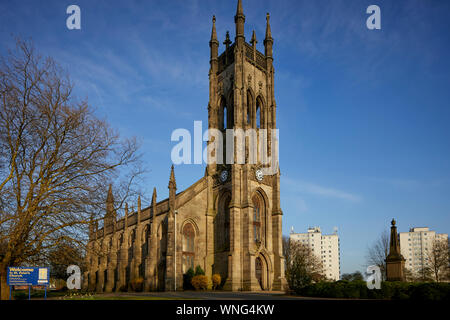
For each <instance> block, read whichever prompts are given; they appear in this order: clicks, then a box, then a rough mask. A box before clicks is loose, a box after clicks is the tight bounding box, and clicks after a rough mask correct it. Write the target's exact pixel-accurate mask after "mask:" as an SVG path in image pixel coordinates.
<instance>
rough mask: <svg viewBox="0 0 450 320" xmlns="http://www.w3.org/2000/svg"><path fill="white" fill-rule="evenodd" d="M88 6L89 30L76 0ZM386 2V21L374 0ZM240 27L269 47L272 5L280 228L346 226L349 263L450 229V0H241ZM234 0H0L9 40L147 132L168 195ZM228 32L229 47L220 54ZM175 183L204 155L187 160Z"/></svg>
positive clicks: (131, 127) (102, 113) (123, 121)
mask: <svg viewBox="0 0 450 320" xmlns="http://www.w3.org/2000/svg"><path fill="white" fill-rule="evenodd" d="M70 4H77V5H78V6H80V8H81V28H82V29H81V30H68V29H67V28H66V18H67V16H68V15H67V14H66V8H67V7H68V6H69V5H70ZM371 4H377V5H378V6H379V7H380V8H381V20H382V21H381V30H368V29H367V28H366V19H367V17H368V15H367V14H366V8H367V7H368V6H369V5H371ZM243 6H244V13H245V15H246V25H245V28H246V29H245V34H246V39H247V41H249V40H250V37H251V31H252V30H253V29H255V31H256V36H257V39H258V40H259V43H258V49H259V50H260V51H262V52H264V49H263V44H262V43H263V38H264V30H265V15H266V12H270V14H271V26H272V35H273V37H274V39H275V43H274V58H275V61H274V64H275V70H276V80H275V86H276V100H277V106H278V112H277V125H278V127H279V129H280V166H281V172H282V178H281V184H282V185H281V202H282V209H283V211H284V217H283V219H284V220H283V232H284V233H285V234H288V233H289V231H290V228H291V226H294V230H295V231H296V232H306V229H307V228H308V226H320V227H321V228H322V230H323V231H324V232H325V233H331V232H332V230H333V227H335V226H336V227H338V229H339V234H340V237H341V266H342V272H352V271H355V270H361V271H363V270H364V265H365V254H366V249H367V247H368V246H369V245H370V244H371V243H372V242H373V241H374V240H375V239H376V238H377V237H378V236H379V234H380V233H381V232H382V231H383V230H384V229H387V228H388V227H389V222H390V220H391V219H392V218H393V217H395V218H396V219H397V220H398V226H399V231H408V229H409V228H410V227H414V226H428V227H430V228H431V229H433V230H436V231H437V232H440V233H448V232H449V231H450V219H449V214H450V162H449V160H448V159H449V156H450V129H449V128H450V126H449V121H450V104H449V101H450V88H449V86H450V72H449V71H450V59H448V56H449V52H450V42H449V38H448V30H450V19H449V12H450V2H449V1H438V0H435V1H428V0H408V1H406V0H399V1H380V0H374V1H372V0H371V1H364V0H354V1H353V0H346V1H343V0H341V1H339V0H317V1H312V0H309V1H299V0H278V1H273V0H264V1H261V0H244V1H243ZM235 10H236V0H230V1H212V0H209V1H207V0H201V1H200V0H167V1H98V0H95V1H92V0H91V1H79V0H77V1H61V0H58V1H56V0H55V1H30V0H22V1H5V0H0V52H1V53H2V54H3V53H4V52H5V50H6V48H8V47H12V46H13V44H14V40H13V38H12V35H19V36H21V37H23V38H28V37H31V38H32V39H33V41H34V43H35V46H36V47H37V49H38V50H39V51H40V52H41V53H42V54H44V55H51V56H53V57H54V58H55V59H56V60H58V61H59V62H60V63H61V64H62V65H63V66H64V67H65V68H67V70H68V71H69V73H70V74H71V77H72V79H73V80H74V82H75V84H76V89H75V94H76V95H77V96H79V97H80V98H84V97H86V98H87V99H88V101H89V103H90V104H91V105H93V106H94V107H95V108H96V112H97V114H98V116H99V117H101V118H106V119H107V120H108V121H109V122H110V123H111V124H112V125H113V126H114V127H116V128H117V129H118V130H119V131H120V133H121V134H122V135H124V136H137V137H138V138H139V139H140V141H141V142H142V152H143V154H144V159H145V162H146V165H147V167H148V168H149V169H150V170H151V171H150V173H149V174H148V176H147V177H146V181H147V182H146V186H145V188H146V192H147V194H146V196H147V198H148V199H149V198H150V197H151V190H152V189H153V187H154V186H156V188H157V190H158V197H159V199H162V198H164V197H166V196H167V195H168V190H167V184H168V179H169V171H170V165H171V159H170V151H171V149H172V147H173V146H174V145H175V143H174V142H171V141H170V136H171V133H172V131H173V130H174V129H177V128H186V129H189V130H193V122H194V120H202V121H203V123H204V129H206V126H207V122H206V121H207V109H206V108H207V104H208V70H209V46H208V42H209V38H210V34H211V17H212V15H213V14H215V15H216V17H217V32H218V36H219V41H220V43H222V42H223V41H224V36H225V32H226V30H230V33H231V38H232V39H234V14H235ZM223 47H224V46H223V45H222V44H221V46H220V47H219V50H220V52H221V51H222V50H223ZM175 170H176V172H175V173H176V179H177V186H178V189H179V191H180V190H182V189H184V188H186V187H188V186H189V185H190V184H192V183H193V182H195V181H196V180H197V179H198V178H200V177H201V176H202V175H203V174H204V165H180V166H176V169H175Z"/></svg>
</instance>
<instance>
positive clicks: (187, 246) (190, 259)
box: [183, 223, 195, 273]
mask: <svg viewBox="0 0 450 320" xmlns="http://www.w3.org/2000/svg"><path fill="white" fill-rule="evenodd" d="M194 259H195V231H194V227H193V226H192V224H190V223H187V224H186V225H185V226H184V228H183V273H186V271H188V270H189V268H192V269H194Z"/></svg>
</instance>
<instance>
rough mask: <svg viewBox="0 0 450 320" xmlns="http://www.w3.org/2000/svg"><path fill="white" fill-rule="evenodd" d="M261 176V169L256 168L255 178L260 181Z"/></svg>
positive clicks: (262, 175)
mask: <svg viewBox="0 0 450 320" xmlns="http://www.w3.org/2000/svg"><path fill="white" fill-rule="evenodd" d="M263 178H264V174H263V172H262V170H261V169H258V170H256V179H257V180H258V181H262V179H263Z"/></svg>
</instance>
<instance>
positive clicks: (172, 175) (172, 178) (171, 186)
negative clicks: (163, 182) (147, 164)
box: [169, 165, 177, 189]
mask: <svg viewBox="0 0 450 320" xmlns="http://www.w3.org/2000/svg"><path fill="white" fill-rule="evenodd" d="M176 188H177V182H176V181H175V172H174V168H173V165H172V168H171V170H170V179H169V189H176Z"/></svg>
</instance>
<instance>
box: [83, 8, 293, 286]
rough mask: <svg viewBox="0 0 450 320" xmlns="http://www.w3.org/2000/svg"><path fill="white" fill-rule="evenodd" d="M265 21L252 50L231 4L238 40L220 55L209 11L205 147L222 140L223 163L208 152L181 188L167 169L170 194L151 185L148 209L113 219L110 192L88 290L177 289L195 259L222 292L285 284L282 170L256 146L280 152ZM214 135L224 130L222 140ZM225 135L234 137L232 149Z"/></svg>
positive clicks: (95, 238) (91, 257) (93, 237)
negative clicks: (199, 171)
mask: <svg viewBox="0 0 450 320" xmlns="http://www.w3.org/2000/svg"><path fill="white" fill-rule="evenodd" d="M266 19H267V26H266V34H265V39H264V49H265V50H264V54H263V53H261V52H259V51H258V50H257V49H256V43H257V39H256V35H255V32H254V31H253V35H252V38H251V41H250V44H249V43H247V42H246V40H245V33H244V25H245V15H244V11H243V7H242V1H241V0H238V4H237V10H236V15H235V17H234V21H235V28H236V35H235V41H234V43H232V42H231V40H230V35H229V33H228V32H227V34H226V38H225V41H224V42H223V44H224V45H225V48H224V51H223V52H222V53H221V54H220V55H219V41H218V38H217V33H216V25H215V23H216V19H215V17H213V25H212V32H211V39H210V42H209V46H210V71H209V104H208V129H209V132H210V141H209V142H208V146H209V147H210V146H211V145H212V144H214V145H215V146H216V147H217V146H219V145H220V144H222V147H223V148H222V149H223V155H224V157H223V160H224V161H220V160H219V158H220V157H221V155H222V151H221V150H220V149H216V150H213V151H212V152H210V153H208V164H207V168H206V170H205V175H204V177H202V178H201V179H200V180H198V181H197V182H195V183H194V184H193V185H192V186H190V187H189V188H187V189H186V190H184V191H182V192H179V193H177V192H176V191H177V186H176V179H175V172H174V167H173V166H172V169H171V172H170V178H169V184H168V188H169V198H168V199H165V200H163V201H160V202H158V201H157V199H156V198H157V195H156V189H155V190H154V192H153V197H152V203H151V205H150V206H149V207H148V208H145V209H142V208H141V203H140V200H139V201H138V206H137V208H138V209H137V212H134V213H131V214H130V213H129V212H128V207H126V208H125V216H124V217H123V218H122V219H120V220H118V221H117V218H116V210H115V209H114V197H113V195H112V191H111V189H110V190H109V192H108V197H107V205H106V207H107V210H106V214H105V218H104V223H103V224H104V226H103V228H102V229H98V227H97V226H96V225H93V226H92V227H91V231H90V242H89V250H88V254H87V257H86V259H87V265H88V266H89V269H88V270H87V272H86V273H85V277H84V286H85V287H88V288H90V289H92V290H94V289H95V290H97V291H107V292H111V291H118V290H120V289H122V290H123V289H125V288H130V285H131V284H132V283H133V280H136V279H142V280H143V282H144V290H166V291H167V290H182V288H183V274H184V273H185V272H186V271H187V270H188V269H189V268H195V267H196V266H197V265H199V266H201V267H202V268H203V269H204V270H205V272H206V275H207V276H208V277H209V278H211V276H212V275H213V274H220V275H221V278H222V280H223V283H222V285H223V289H225V290H231V291H239V290H252V291H254V290H284V289H285V288H286V280H285V277H284V258H283V254H282V228H281V220H282V211H281V208H280V172H279V169H278V165H277V164H276V166H275V170H267V169H268V167H269V164H268V163H267V162H265V161H263V158H262V157H261V152H260V151H259V150H260V148H259V147H260V146H265V147H266V149H267V150H268V152H267V154H268V156H269V157H270V156H272V153H273V154H274V157H272V159H273V158H275V153H276V151H275V150H276V148H277V142H276V141H274V140H273V139H271V134H272V131H274V130H275V129H276V103H275V96H274V68H273V54H272V46H273V38H272V34H271V29H270V22H269V14H267V17H266ZM227 129H228V130H227ZM252 130H253V132H255V133H256V138H255V139H252V136H251V135H245V137H244V139H245V145H240V144H239V143H238V142H237V141H236V140H237V139H238V138H237V137H236V136H233V134H234V133H236V132H239V131H243V132H246V133H247V132H250V131H252ZM227 131H228V132H227ZM214 132H215V133H216V134H214ZM229 132H231V135H227V134H228V133H229ZM260 132H267V135H266V136H265V135H261V134H260ZM217 133H223V136H222V137H223V138H222V139H219V137H218V136H217ZM230 139H232V140H234V142H235V143H234V145H232V146H231V147H230V146H229V144H228V143H227V142H230ZM227 140H228V141H227ZM251 142H256V146H254V147H252V143H251ZM227 148H228V149H230V148H231V150H226V149H227ZM252 148H254V149H255V150H256V149H257V150H258V151H256V155H257V156H256V158H255V159H256V161H251V160H252V159H253V158H252V156H251V154H252V150H253V149H252ZM240 154H242V155H243V159H244V160H243V161H240V160H239V159H240ZM230 155H231V156H230ZM238 158H239V159H238Z"/></svg>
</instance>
